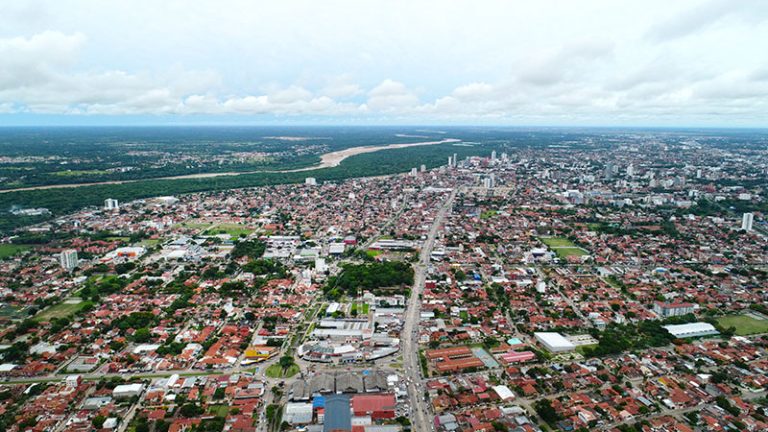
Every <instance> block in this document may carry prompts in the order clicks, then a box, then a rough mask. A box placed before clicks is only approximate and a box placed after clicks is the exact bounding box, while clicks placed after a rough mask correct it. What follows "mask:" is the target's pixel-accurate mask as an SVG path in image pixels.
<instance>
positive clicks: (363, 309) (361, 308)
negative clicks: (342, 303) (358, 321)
mask: <svg viewBox="0 0 768 432" xmlns="http://www.w3.org/2000/svg"><path fill="white" fill-rule="evenodd" d="M369 309H370V306H369V305H368V303H357V302H355V303H353V304H352V308H351V309H350V313H351V314H352V315H355V314H357V315H368V310H369Z"/></svg>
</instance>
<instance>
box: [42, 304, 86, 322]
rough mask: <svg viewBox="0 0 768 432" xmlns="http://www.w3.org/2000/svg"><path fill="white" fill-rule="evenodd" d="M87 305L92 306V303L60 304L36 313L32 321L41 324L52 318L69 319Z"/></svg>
mask: <svg viewBox="0 0 768 432" xmlns="http://www.w3.org/2000/svg"><path fill="white" fill-rule="evenodd" d="M89 304H93V303H91V302H89V301H81V302H80V303H66V302H61V303H59V304H55V305H53V306H51V307H49V308H48V309H46V310H44V311H42V312H40V313H38V314H37V315H35V318H34V319H35V321H38V322H41V321H49V320H50V319H52V318H65V317H70V316H72V315H74V314H76V313H77V312H78V311H80V310H81V309H83V308H84V307H86V306H87V305H89Z"/></svg>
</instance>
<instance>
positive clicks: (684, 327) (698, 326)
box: [664, 322, 720, 338]
mask: <svg viewBox="0 0 768 432" xmlns="http://www.w3.org/2000/svg"><path fill="white" fill-rule="evenodd" d="M664 328H665V329H667V331H668V332H669V333H670V334H672V336H674V337H676V338H694V337H702V336H713V335H716V334H720V332H718V331H717V329H715V327H714V326H713V325H712V324H709V323H704V322H695V323H690V324H679V325H666V326H664Z"/></svg>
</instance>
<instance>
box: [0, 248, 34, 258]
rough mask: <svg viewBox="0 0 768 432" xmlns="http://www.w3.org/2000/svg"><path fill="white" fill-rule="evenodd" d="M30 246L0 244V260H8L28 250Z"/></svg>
mask: <svg viewBox="0 0 768 432" xmlns="http://www.w3.org/2000/svg"><path fill="white" fill-rule="evenodd" d="M29 249H30V246H26V245H15V244H0V259H5V258H10V257H12V256H14V255H16V254H17V253H20V252H23V251H25V250H29Z"/></svg>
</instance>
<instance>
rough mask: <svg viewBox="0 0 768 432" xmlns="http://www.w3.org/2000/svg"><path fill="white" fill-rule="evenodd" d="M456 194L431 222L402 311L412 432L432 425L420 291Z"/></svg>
mask: <svg viewBox="0 0 768 432" xmlns="http://www.w3.org/2000/svg"><path fill="white" fill-rule="evenodd" d="M456 193H457V190H455V189H454V191H453V192H452V193H451V195H450V196H449V197H448V199H447V200H446V202H445V204H443V207H442V208H441V209H440V212H439V213H438V214H437V216H436V217H435V220H434V221H433V222H432V227H431V229H430V230H429V235H428V236H427V239H426V240H425V241H424V244H423V245H422V248H421V253H420V255H419V262H418V264H417V265H416V266H414V278H413V290H411V297H410V299H409V300H408V308H407V310H406V312H405V324H404V326H403V332H402V335H403V337H402V352H403V367H404V369H405V379H406V381H407V388H408V398H409V400H410V402H411V413H412V415H411V422H412V423H413V427H414V430H417V431H429V430H432V422H431V421H430V420H431V419H430V417H431V414H430V412H431V411H430V409H429V406H428V405H427V403H426V402H425V401H424V385H423V382H422V376H421V366H420V364H419V343H418V340H417V337H418V329H419V316H420V314H421V294H422V292H423V291H424V281H425V278H426V272H427V268H428V266H429V261H430V255H431V254H432V249H433V248H434V246H435V239H436V237H437V233H438V232H439V230H440V225H441V224H442V222H443V219H444V218H445V215H446V214H447V213H448V211H449V210H450V209H451V206H452V205H453V200H454V199H455V198H456Z"/></svg>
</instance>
